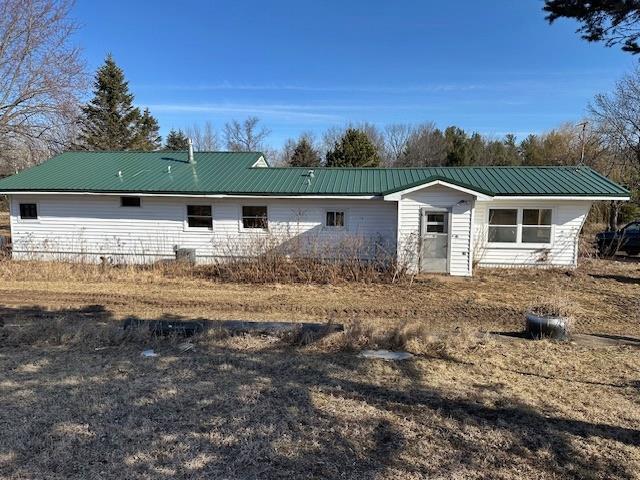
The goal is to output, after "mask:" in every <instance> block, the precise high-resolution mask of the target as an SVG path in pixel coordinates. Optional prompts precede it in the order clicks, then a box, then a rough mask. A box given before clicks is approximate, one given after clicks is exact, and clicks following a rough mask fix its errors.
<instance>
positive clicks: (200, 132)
mask: <svg viewBox="0 0 640 480" xmlns="http://www.w3.org/2000/svg"><path fill="white" fill-rule="evenodd" d="M185 133H186V135H187V137H189V138H190V139H191V140H192V141H193V148H194V149H195V150H197V151H198V152H213V151H215V150H218V148H219V147H218V134H217V133H216V131H215V129H214V128H213V125H212V124H211V122H209V121H207V122H205V124H204V128H200V125H198V124H194V125H192V126H191V127H187V129H186V131H185Z"/></svg>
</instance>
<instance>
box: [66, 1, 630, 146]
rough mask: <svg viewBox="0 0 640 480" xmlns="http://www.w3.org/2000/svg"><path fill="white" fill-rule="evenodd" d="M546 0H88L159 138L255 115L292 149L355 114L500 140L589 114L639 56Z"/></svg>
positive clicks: (99, 48)
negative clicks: (587, 35)
mask: <svg viewBox="0 0 640 480" xmlns="http://www.w3.org/2000/svg"><path fill="white" fill-rule="evenodd" d="M542 4H543V2H542V0H486V1H477V0H459V1H449V2H446V1H428V0H427V1H393V2H392V1H388V0H387V1H378V0H371V1H361V0H342V1H334V0H330V1H325V0H316V1H313V2H312V1H304V0H297V1H289V0H286V1H266V0H263V1H254V0H251V1H241V0H240V1H226V0H225V1H188V0H183V1H182V2H175V1H167V0H157V1H154V2H141V1H140V2H139V1H121V0H111V1H109V2H94V1H90V0H77V4H76V6H75V9H74V15H75V18H76V20H77V21H78V22H79V24H80V27H81V28H80V31H79V32H78V41H79V42H80V44H81V46H82V48H83V50H84V55H85V58H86V61H87V64H88V66H89V68H90V69H91V70H95V68H97V67H98V66H99V65H100V64H101V63H102V61H103V60H104V57H105V55H106V54H107V53H108V52H111V53H112V54H113V55H114V57H115V59H116V61H117V62H118V64H119V65H120V66H121V67H122V68H123V69H124V71H125V74H126V76H127V79H128V80H129V84H130V88H131V90H132V92H133V93H134V94H135V97H136V103H137V104H138V105H140V106H148V107H149V108H150V109H151V112H152V114H153V115H155V116H156V118H158V120H159V121H160V124H161V133H163V134H166V132H167V131H168V130H169V129H170V128H185V127H187V126H189V125H192V124H194V123H200V124H202V123H204V122H205V121H207V120H209V121H211V122H212V123H213V125H214V126H215V127H216V128H217V129H218V130H221V129H222V126H223V125H224V123H225V122H227V121H229V120H231V119H233V118H236V119H239V120H241V119H243V118H245V117H247V116H249V115H256V116H258V117H260V118H261V119H262V121H263V123H264V124H265V125H266V126H267V127H269V128H270V129H271V130H272V133H271V135H270V137H269V143H270V144H271V145H272V146H273V147H276V148H277V147H280V146H281V144H282V143H283V141H284V140H285V139H286V138H287V137H296V136H297V135H298V134H299V133H300V132H303V131H311V132H315V133H317V134H320V133H321V132H322V131H324V130H325V129H327V128H328V127H331V126H340V125H344V124H346V123H347V122H362V121H369V122H371V123H374V124H377V125H380V126H383V125H385V124H388V123H398V122H401V123H405V122H410V123H418V122H424V121H433V122H435V123H436V124H437V125H438V126H440V127H446V126H447V125H458V126H460V127H462V128H464V129H466V130H469V131H478V132H481V133H483V134H486V135H490V136H502V135H504V134H505V133H510V132H511V133H515V134H517V135H518V137H519V138H522V137H523V136H525V135H526V134H528V133H536V132H541V131H545V130H548V129H551V128H553V127H555V126H558V125H559V124H560V123H562V122H565V121H577V120H578V119H580V117H581V116H582V115H584V113H585V110H586V105H587V103H588V102H589V101H590V100H591V99H592V98H593V96H594V95H595V94H597V93H599V92H606V91H608V90H610V89H611V88H612V86H613V84H614V83H615V81H616V80H617V79H618V78H620V77H621V76H622V75H623V74H624V73H626V72H628V71H630V70H631V69H632V68H634V66H635V65H636V64H637V61H638V60H637V59H636V58H635V57H632V56H631V55H629V54H625V53H622V52H620V51H619V49H616V48H605V47H604V46H602V45H600V44H589V43H587V42H585V41H583V40H581V39H579V38H578V36H577V35H576V34H575V29H576V24H575V23H573V22H570V21H558V22H556V23H555V24H554V25H552V26H549V25H548V24H547V23H546V21H545V20H544V14H543V12H542V10H541V8H542Z"/></svg>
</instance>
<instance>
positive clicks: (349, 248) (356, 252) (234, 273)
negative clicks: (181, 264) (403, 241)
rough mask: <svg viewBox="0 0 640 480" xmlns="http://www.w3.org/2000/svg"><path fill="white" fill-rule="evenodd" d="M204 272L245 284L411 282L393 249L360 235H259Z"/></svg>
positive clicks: (228, 250)
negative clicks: (408, 280) (407, 280)
mask: <svg viewBox="0 0 640 480" xmlns="http://www.w3.org/2000/svg"><path fill="white" fill-rule="evenodd" d="M201 273H204V274H205V275H207V276H209V277H210V278H214V279H217V280H221V281H231V282H240V283H320V284H335V283H340V282H363V283H378V282H382V283H385V282H398V281H401V280H406V279H407V278H408V275H407V269H406V267H405V266H404V265H403V264H402V263H401V262H398V261H397V260H396V256H395V250H394V248H393V246H391V245H387V244H385V243H384V242H382V241H381V240H379V239H368V238H365V237H362V236H358V235H340V236H326V237H320V236H313V237H311V236H297V237H295V236H291V237H288V238H287V237H285V238H284V239H283V237H282V236H280V235H276V234H263V235H256V236H253V237H252V238H250V239H249V240H248V241H242V242H241V243H240V242H235V243H233V242H232V243H230V244H229V245H227V247H226V248H225V253H224V255H223V257H222V258H220V259H216V260H215V262H214V263H212V264H211V265H208V266H206V267H203V268H202V269H201Z"/></svg>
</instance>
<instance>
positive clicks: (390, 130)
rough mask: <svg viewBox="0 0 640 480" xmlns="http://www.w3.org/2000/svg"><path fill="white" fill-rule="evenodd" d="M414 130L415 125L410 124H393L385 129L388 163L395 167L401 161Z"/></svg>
mask: <svg viewBox="0 0 640 480" xmlns="http://www.w3.org/2000/svg"><path fill="white" fill-rule="evenodd" d="M413 130H414V128H413V125H411V124H408V123H393V124H391V125H387V126H386V127H385V128H384V137H385V159H386V161H387V162H388V163H390V164H392V165H395V164H396V163H397V162H398V160H400V158H401V157H402V155H403V154H404V152H405V150H406V148H407V143H408V141H409V137H410V136H411V134H412V133H413Z"/></svg>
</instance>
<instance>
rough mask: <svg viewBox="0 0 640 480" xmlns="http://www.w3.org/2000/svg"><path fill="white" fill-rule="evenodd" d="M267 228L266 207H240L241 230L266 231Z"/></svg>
mask: <svg viewBox="0 0 640 480" xmlns="http://www.w3.org/2000/svg"><path fill="white" fill-rule="evenodd" d="M268 227H269V220H268V217H267V207H266V206H264V205H258V206H252V205H244V206H243V207H242V228H245V229H256V230H266V229H267V228H268Z"/></svg>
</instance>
